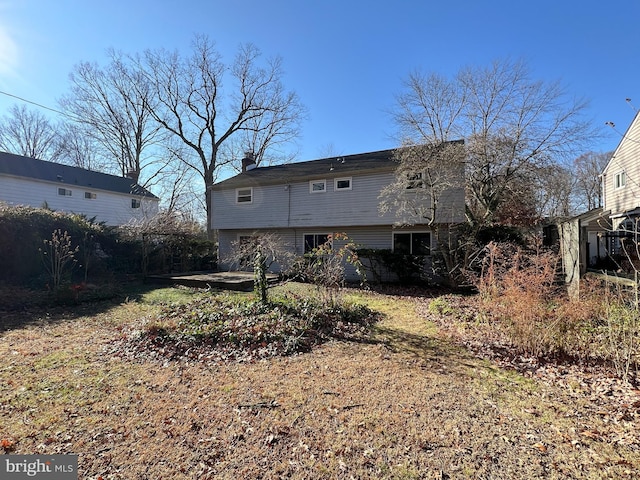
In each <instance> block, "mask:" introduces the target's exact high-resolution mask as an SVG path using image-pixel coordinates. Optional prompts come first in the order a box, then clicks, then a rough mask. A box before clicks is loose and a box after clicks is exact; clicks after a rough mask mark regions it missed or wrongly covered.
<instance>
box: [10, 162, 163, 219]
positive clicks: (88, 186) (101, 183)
mask: <svg viewBox="0 0 640 480" xmlns="http://www.w3.org/2000/svg"><path fill="white" fill-rule="evenodd" d="M0 201H2V202H5V203H7V204H9V205H27V206H32V207H37V208H38V207H46V208H50V209H51V210H56V211H64V212H69V213H78V214H83V215H86V216H87V217H88V218H93V217H95V218H96V220H97V221H100V222H104V223H106V224H107V225H111V226H117V225H124V224H127V223H129V222H131V221H141V220H144V219H146V218H150V217H152V216H154V215H155V214H156V213H158V203H159V198H158V197H156V196H155V195H153V194H152V193H151V192H149V191H148V190H147V189H145V188H143V187H141V186H140V185H138V184H137V183H136V182H135V181H134V180H132V179H130V178H124V177H117V176H115V175H108V174H106V173H100V172H93V171H90V170H85V169H83V168H77V167H71V166H69V165H62V164H59V163H54V162H46V161H44V160H37V159H34V158H29V157H23V156H21V155H14V154H10V153H6V152H0Z"/></svg>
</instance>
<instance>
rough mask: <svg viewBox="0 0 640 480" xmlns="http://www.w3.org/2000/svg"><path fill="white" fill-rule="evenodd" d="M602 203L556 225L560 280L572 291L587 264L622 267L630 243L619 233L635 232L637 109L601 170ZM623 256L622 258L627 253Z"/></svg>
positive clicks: (639, 209)
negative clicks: (561, 260)
mask: <svg viewBox="0 0 640 480" xmlns="http://www.w3.org/2000/svg"><path fill="white" fill-rule="evenodd" d="M600 178H601V188H602V198H603V206H602V208H598V209H594V210H592V211H590V212H587V213H584V214H582V215H579V216H577V217H574V218H572V219H570V220H568V221H567V222H564V223H563V224H561V225H560V233H561V237H562V240H561V247H562V255H563V266H564V270H565V281H566V282H567V283H568V284H569V286H570V291H571V290H575V291H577V290H576V289H577V285H578V280H579V278H580V277H581V276H583V275H584V274H585V273H586V272H587V270H589V269H598V270H610V269H613V270H616V271H620V273H622V272H624V271H625V270H626V266H629V262H630V260H633V261H634V263H635V261H636V260H635V259H632V258H631V257H634V256H637V253H636V252H635V248H634V249H632V250H631V251H625V249H624V248H623V242H622V239H624V238H631V239H635V240H636V241H637V238H636V237H637V236H638V234H639V233H640V226H639V225H638V222H639V220H640V113H637V114H636V116H635V117H634V119H633V121H632V122H631V125H630V126H629V128H628V129H627V131H626V132H625V134H624V135H623V136H622V139H621V140H620V143H619V144H618V146H617V148H616V149H615V150H614V152H613V155H612V156H611V158H610V159H609V162H608V163H607V165H606V166H605V168H604V170H603V172H602V174H601V176H600ZM627 257H628V258H627Z"/></svg>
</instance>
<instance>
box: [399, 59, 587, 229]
mask: <svg viewBox="0 0 640 480" xmlns="http://www.w3.org/2000/svg"><path fill="white" fill-rule="evenodd" d="M585 107H586V103H585V102H584V101H583V100H580V99H572V98H569V97H568V95H567V92H566V91H565V90H564V88H563V87H562V86H561V85H560V84H559V83H555V82H554V83H545V82H541V81H534V80H532V79H531V76H530V73H529V71H528V68H527V65H526V64H525V63H524V62H522V61H516V62H514V61H510V60H504V61H496V62H494V63H493V64H491V65H490V66H489V67H486V68H478V67H469V68H465V69H462V70H461V71H460V72H459V73H458V75H457V76H456V77H455V78H454V79H452V80H448V79H446V78H444V77H442V76H438V75H435V74H432V75H430V76H425V75H422V74H419V73H414V74H412V75H411V76H410V77H409V79H408V81H407V82H406V83H405V91H404V92H403V93H402V94H400V95H399V96H398V97H397V107H396V109H395V111H394V118H395V121H396V123H397V125H398V128H399V132H400V135H401V136H402V138H403V139H406V138H409V139H410V140H411V142H412V143H414V144H419V143H427V144H433V143H441V142H444V141H449V140H454V139H464V140H465V146H466V168H465V171H466V180H467V181H466V185H467V219H468V221H469V223H470V224H471V225H472V226H475V227H476V228H477V227H480V226H482V225H487V224H491V223H492V221H493V217H494V214H495V212H496V211H497V210H498V208H499V207H500V205H501V204H502V203H503V202H504V200H505V198H506V197H507V194H508V192H509V188H510V185H511V184H512V183H513V182H515V181H518V179H522V178H523V176H524V177H526V176H528V175H533V174H535V169H536V168H539V167H541V166H544V165H551V164H552V163H554V162H555V161H556V160H559V159H563V158H566V157H567V156H571V155H575V153H576V152H577V151H580V150H582V149H583V146H584V144H585V142H586V141H587V140H590V139H592V138H593V136H594V135H593V131H592V129H591V127H590V124H589V123H588V122H586V121H585V120H584V119H583V118H582V113H583V111H584V109H585Z"/></svg>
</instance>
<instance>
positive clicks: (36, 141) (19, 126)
mask: <svg viewBox="0 0 640 480" xmlns="http://www.w3.org/2000/svg"><path fill="white" fill-rule="evenodd" d="M57 146H58V134H57V132H56V128H55V127H54V125H53V124H52V123H51V122H50V121H49V119H48V118H47V117H46V116H44V115H43V114H42V113H40V112H38V111H37V110H30V109H28V108H27V107H26V106H24V105H22V106H18V105H13V106H12V107H11V108H10V109H9V113H8V114H7V115H5V116H4V118H3V119H2V120H1V121H0V149H1V150H4V151H6V152H9V153H15V154H16V155H24V156H25V157H31V158H38V159H40V160H49V161H56V160H57V158H58V155H59V152H58V149H57Z"/></svg>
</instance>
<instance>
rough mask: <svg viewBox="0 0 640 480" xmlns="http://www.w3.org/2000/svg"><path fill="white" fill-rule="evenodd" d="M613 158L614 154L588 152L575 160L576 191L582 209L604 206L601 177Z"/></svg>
mask: <svg viewBox="0 0 640 480" xmlns="http://www.w3.org/2000/svg"><path fill="white" fill-rule="evenodd" d="M612 156H613V152H587V153H585V154H583V155H580V156H579V157H578V158H576V159H575V161H574V163H573V170H574V175H575V182H576V185H575V191H576V197H577V201H578V204H579V205H580V207H581V208H582V209H586V210H592V209H594V208H598V207H601V206H602V185H601V180H600V175H601V174H602V172H603V171H604V168H605V167H606V166H607V162H608V161H609V159H610V158H611V157H612Z"/></svg>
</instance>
